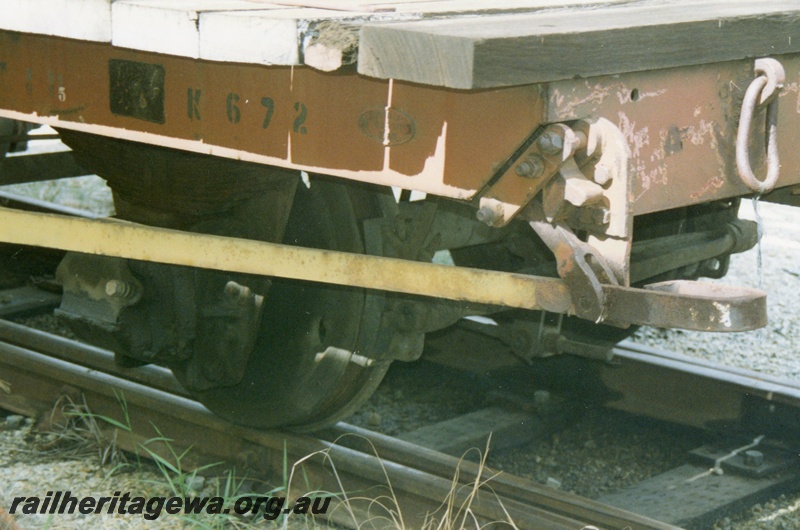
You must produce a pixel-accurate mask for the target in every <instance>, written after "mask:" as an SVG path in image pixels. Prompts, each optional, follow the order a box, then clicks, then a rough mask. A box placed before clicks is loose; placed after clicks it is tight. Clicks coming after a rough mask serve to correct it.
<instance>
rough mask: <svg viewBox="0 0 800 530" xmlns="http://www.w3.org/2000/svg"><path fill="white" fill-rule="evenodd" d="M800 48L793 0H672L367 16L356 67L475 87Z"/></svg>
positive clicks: (799, 17) (798, 12) (798, 11)
mask: <svg viewBox="0 0 800 530" xmlns="http://www.w3.org/2000/svg"><path fill="white" fill-rule="evenodd" d="M794 52H800V5H798V3H797V2H796V0H774V1H771V2H763V1H760V0H741V1H730V0H709V1H703V2H697V1H692V2H689V1H686V0H679V1H673V2H652V3H648V4H646V5H641V4H639V5H634V6H616V7H608V8H598V9H565V10H559V11H554V12H545V13H533V14H525V15H522V14H515V15H497V16H482V17H471V18H452V19H439V20H422V21H414V22H406V23H386V24H378V23H368V24H366V25H364V26H363V27H362V29H361V36H360V43H359V57H358V71H359V73H361V74H364V75H368V76H372V77H378V78H392V79H401V80H406V81H413V82H417V83H423V84H428V85H438V86H445V87H450V88H461V89H475V88H491V87H499V86H509V85H520V84H530V83H540V82H547V81H554V80H559V79H571V78H574V77H589V76H597V75H606V74H617V73H622V72H633V71H642V70H652V69H659V68H670V67H677V66H687V65H694V64H706V63H713V62H722V61H729V60H735V59H742V58H747V57H759V56H764V55H777V54H786V53H794Z"/></svg>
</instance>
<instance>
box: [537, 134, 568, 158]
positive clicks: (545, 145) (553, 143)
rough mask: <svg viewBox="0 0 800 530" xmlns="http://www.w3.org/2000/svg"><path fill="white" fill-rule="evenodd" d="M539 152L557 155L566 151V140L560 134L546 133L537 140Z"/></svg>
mask: <svg viewBox="0 0 800 530" xmlns="http://www.w3.org/2000/svg"><path fill="white" fill-rule="evenodd" d="M536 145H537V146H539V150H540V151H541V152H542V153H544V154H546V155H555V154H558V153H560V152H561V151H562V150H563V149H564V139H563V138H561V136H560V135H559V134H558V133H555V132H553V131H545V132H543V133H542V135H541V136H540V137H539V138H537V139H536Z"/></svg>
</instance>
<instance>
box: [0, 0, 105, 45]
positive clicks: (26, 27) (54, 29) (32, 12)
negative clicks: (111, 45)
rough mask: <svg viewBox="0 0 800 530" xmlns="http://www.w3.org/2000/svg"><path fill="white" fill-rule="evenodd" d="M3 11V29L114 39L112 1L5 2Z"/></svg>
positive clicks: (94, 39) (44, 0) (0, 24)
mask: <svg viewBox="0 0 800 530" xmlns="http://www.w3.org/2000/svg"><path fill="white" fill-rule="evenodd" d="M0 10H1V11H2V12H1V14H0V29H7V30H11V31H21V32H25V33H39V34H42V35H54V36H56V37H68V38H71V39H80V40H88V41H98V42H109V41H110V40H111V0H4V1H3V3H2V7H0Z"/></svg>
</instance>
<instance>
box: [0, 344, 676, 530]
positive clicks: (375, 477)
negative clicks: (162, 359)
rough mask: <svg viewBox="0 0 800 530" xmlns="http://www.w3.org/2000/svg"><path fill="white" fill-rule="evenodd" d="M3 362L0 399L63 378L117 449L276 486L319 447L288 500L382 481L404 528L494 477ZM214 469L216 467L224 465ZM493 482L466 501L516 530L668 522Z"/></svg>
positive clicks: (27, 399) (378, 444) (26, 402)
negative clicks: (165, 443) (240, 421)
mask: <svg viewBox="0 0 800 530" xmlns="http://www.w3.org/2000/svg"><path fill="white" fill-rule="evenodd" d="M0 367H2V370H3V373H4V374H9V379H10V380H11V381H13V384H12V388H11V393H10V394H2V395H0V405H2V406H5V407H9V408H11V409H12V410H15V411H20V412H21V411H25V412H28V413H30V412H32V411H36V410H37V409H38V410H39V411H41V412H44V411H45V410H46V408H45V407H46V406H47V404H48V403H49V404H51V406H52V404H53V403H55V402H57V401H58V400H59V399H60V397H61V396H62V395H63V393H64V385H65V384H66V385H69V387H71V388H72V389H75V390H80V391H81V392H82V394H83V397H84V398H85V400H86V403H87V405H88V407H89V410H90V411H91V412H92V413H94V414H99V415H103V416H107V417H110V418H114V419H116V420H117V421H119V422H121V423H123V424H125V422H129V426H130V428H131V429H130V432H128V433H126V432H124V431H121V430H119V431H118V432H117V437H116V439H117V440H118V444H119V446H120V447H121V448H125V449H128V450H134V449H136V448H138V447H139V444H141V443H143V442H144V441H145V440H147V439H148V438H150V437H155V436H156V435H158V436H159V437H161V436H165V437H167V438H169V439H170V440H172V442H171V446H172V449H174V450H176V451H179V452H182V451H183V450H184V449H188V448H191V450H190V451H188V452H187V455H186V456H187V458H185V459H182V461H181V464H182V465H184V464H185V465H186V466H187V468H191V467H194V466H200V465H203V464H207V463H209V462H219V461H220V460H222V461H225V462H227V464H226V465H225V467H227V466H236V467H237V468H238V469H239V471H240V472H241V470H242V469H245V470H246V471H247V472H248V474H249V475H250V476H253V475H254V474H255V475H258V476H259V478H261V479H266V480H274V481H276V482H278V483H279V482H280V480H281V476H282V473H283V466H284V465H285V460H288V461H289V462H290V463H291V462H296V461H298V460H300V459H304V458H306V457H308V456H309V455H311V454H312V453H317V452H321V451H324V452H325V453H326V456H327V458H323V455H322V454H318V455H317V456H316V457H310V458H307V459H306V460H304V462H303V464H302V465H301V468H302V471H301V470H300V469H298V471H297V475H295V478H296V479H297V480H296V481H295V482H292V483H290V488H291V489H290V491H289V494H288V495H287V496H288V497H292V496H293V495H302V494H304V493H306V492H308V491H334V492H336V491H341V487H342V486H344V487H345V489H346V491H347V492H353V491H374V492H375V495H374V496H375V497H377V496H379V495H381V494H385V493H387V492H386V491H385V490H384V488H383V487H382V486H381V485H385V484H387V481H388V483H390V484H391V486H392V489H393V493H394V494H395V495H396V496H397V502H398V504H399V509H400V510H401V511H402V513H403V516H404V518H405V523H406V524H407V525H410V526H411V527H421V524H422V520H423V518H424V516H425V514H426V513H431V512H434V511H435V510H436V509H437V508H438V507H439V506H440V504H441V502H442V501H443V500H444V499H446V498H447V496H448V493H449V492H450V491H451V489H452V485H453V476H454V474H455V473H456V472H457V473H458V483H460V484H464V485H467V484H469V482H470V481H471V480H474V479H475V478H476V477H483V480H485V479H486V478H488V476H489V475H491V474H493V473H492V471H491V470H488V469H478V467H477V466H476V465H475V464H472V463H469V462H462V461H459V460H458V459H456V458H454V457H450V456H447V455H444V454H441V453H437V452H435V451H431V450H426V449H424V448H421V447H418V446H415V445H412V444H409V443H405V442H401V441H398V440H394V439H390V438H387V437H385V436H381V435H377V434H375V433H371V432H369V431H364V430H361V429H356V428H353V427H350V426H347V425H345V424H340V425H339V426H338V427H337V428H336V430H335V432H334V433H333V435H334V436H335V437H341V436H344V437H346V440H345V441H344V443H340V442H342V441H341V440H337V441H336V442H330V441H326V440H324V439H316V438H312V437H309V436H302V435H297V434H292V433H281V432H261V431H255V430H251V429H245V428H241V427H238V426H235V425H231V424H228V423H227V422H225V421H223V420H220V419H219V418H216V417H214V416H213V415H211V414H210V413H209V412H208V411H206V410H205V409H204V408H203V407H202V405H200V404H199V403H197V402H194V401H191V400H189V399H186V398H183V397H179V396H175V395H172V394H169V393H166V392H163V391H161V390H158V389H154V388H149V387H143V386H141V385H138V384H136V383H132V382H130V381H127V380H124V379H120V378H118V377H114V376H111V375H108V374H105V373H102V372H98V371H97V370H95V369H94V367H91V368H90V367H84V366H79V365H75V364H71V363H66V362H64V361H59V360H54V359H51V358H48V357H47V356H45V355H42V354H39V353H36V352H33V351H29V350H25V349H22V348H18V347H16V346H11V345H8V344H5V343H0ZM12 376H13V377H12ZM118 395H123V396H124V398H125V401H126V403H127V408H126V413H125V414H124V415H123V411H122V407H121V406H120V403H119V401H118V399H119V398H118V397H117V396H118ZM154 425H155V426H156V427H158V428H159V429H160V431H159V432H158V433H155V432H154V431H153V426H154ZM151 433H152V436H150V434H151ZM365 439H366V440H371V441H373V445H372V447H366V448H364V447H363V445H364V444H363V442H364V440H365ZM353 446H357V448H356V449H354V448H353ZM148 447H150V448H151V449H155V450H156V451H157V452H159V449H166V448H165V447H164V448H158V447H154V446H152V445H150V444H148ZM139 453H141V451H139ZM330 462H332V463H333V464H334V465H335V466H336V469H337V471H338V476H334V475H333V474H332V473H330V472H329V465H326V464H329V463H330ZM215 471H218V472H220V473H222V472H224V469H223V468H222V467H220V468H219V469H215ZM494 481H496V482H497V485H496V487H495V484H494ZM494 481H490V485H491V487H492V489H493V493H492V494H490V495H480V496H478V497H477V498H476V499H475V500H474V501H473V503H472V507H471V508H472V511H473V513H474V515H475V516H476V518H477V519H478V520H479V521H483V522H484V523H485V522H488V521H502V520H506V518H507V517H511V518H512V520H514V521H515V523H516V525H517V526H518V527H520V528H542V529H559V530H560V529H563V530H567V529H574V528H581V527H583V526H585V525H587V524H595V525H600V526H602V527H603V528H619V529H621V528H631V529H646V528H652V529H662V530H666V529H671V528H674V527H672V526H670V525H666V524H663V523H659V522H657V521H653V520H651V519H648V518H645V517H641V516H638V515H635V514H632V513H630V512H627V511H625V510H621V509H618V508H613V507H609V506H606V505H603V504H601V503H597V502H594V501H590V500H588V499H583V498H581V497H578V496H576V495H573V494H569V493H566V492H561V491H558V490H553V489H548V488H546V487H544V486H541V485H537V484H534V483H531V482H529V481H526V480H523V479H519V478H516V477H510V476H506V475H501V476H500V478H498V479H494ZM376 484H377V485H378V486H377V487H376ZM470 489H471V488H469V487H467V488H464V489H461V490H460V491H459V492H458V493H457V494H456V499H455V502H456V503H459V502H461V501H463V499H464V498H465V495H466V494H467V493H468V492H469V490H470ZM336 502H337V500H334V503H333V504H334V505H335V504H336ZM351 507H352V508H353V510H354V516H355V520H353V518H352V517H351V515H350V514H349V510H348V509H344V507H341V508H339V509H335V508H334V506H332V509H331V510H329V512H328V516H329V517H330V518H331V519H332V520H334V521H335V522H337V523H340V524H344V525H347V526H351V527H352V526H353V525H357V524H358V522H359V521H364V520H367V519H368V518H370V517H374V515H375V506H374V505H372V502H371V501H370V499H365V500H363V501H361V502H359V501H357V500H355V499H354V500H353V502H352V504H351Z"/></svg>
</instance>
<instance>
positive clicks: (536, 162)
mask: <svg viewBox="0 0 800 530" xmlns="http://www.w3.org/2000/svg"><path fill="white" fill-rule="evenodd" d="M514 172H515V173H516V174H517V175H518V176H520V177H525V178H530V179H535V178H539V177H541V176H542V174H543V173H544V160H543V159H542V157H540V156H539V155H531V156H529V157H528V158H527V159H526V160H525V161H524V162H522V163H521V164H519V165H518V166H517V167H516V168H515V169H514Z"/></svg>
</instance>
